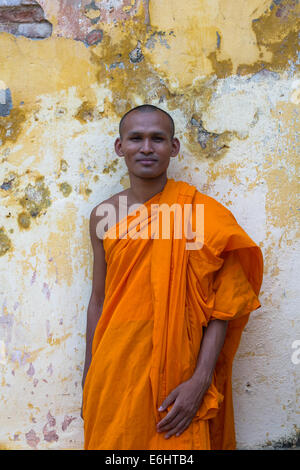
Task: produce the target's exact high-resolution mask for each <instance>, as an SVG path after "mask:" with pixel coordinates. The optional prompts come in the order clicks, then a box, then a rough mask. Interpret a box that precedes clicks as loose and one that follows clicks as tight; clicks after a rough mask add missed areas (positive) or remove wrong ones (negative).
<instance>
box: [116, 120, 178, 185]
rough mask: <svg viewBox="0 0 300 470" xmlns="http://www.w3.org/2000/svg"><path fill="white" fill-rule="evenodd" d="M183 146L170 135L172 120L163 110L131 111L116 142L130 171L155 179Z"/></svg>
mask: <svg viewBox="0 0 300 470" xmlns="http://www.w3.org/2000/svg"><path fill="white" fill-rule="evenodd" d="M179 149H180V144H179V141H178V139H176V138H173V139H172V137H171V123H170V120H169V118H168V116H167V115H165V114H164V113H162V112H160V111H153V112H139V111H133V112H132V113H130V114H128V116H127V117H126V118H125V120H124V122H123V125H122V137H121V138H118V139H117V140H116V142H115V150H116V152H117V154H118V155H119V156H121V157H124V158H125V162H126V165H127V167H128V171H129V172H130V173H132V174H133V175H135V176H138V177H140V178H155V177H157V176H160V175H161V174H163V173H164V172H166V170H167V168H168V166H169V162H170V158H171V157H175V156H176V155H177V154H178V152H179Z"/></svg>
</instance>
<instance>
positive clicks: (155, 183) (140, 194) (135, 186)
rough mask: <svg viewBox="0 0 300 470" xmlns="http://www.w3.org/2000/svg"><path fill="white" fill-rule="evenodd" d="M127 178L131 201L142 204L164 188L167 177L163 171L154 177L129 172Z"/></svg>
mask: <svg viewBox="0 0 300 470" xmlns="http://www.w3.org/2000/svg"><path fill="white" fill-rule="evenodd" d="M129 179H130V194H131V196H132V200H133V202H134V203H141V204H143V203H144V202H146V201H148V199H151V198H152V197H153V196H155V194H157V193H160V192H161V191H162V190H163V189H164V187H165V185H166V183H167V179H168V178H167V173H166V172H165V173H163V174H162V175H160V176H158V177H156V178H139V177H137V176H135V175H132V174H129Z"/></svg>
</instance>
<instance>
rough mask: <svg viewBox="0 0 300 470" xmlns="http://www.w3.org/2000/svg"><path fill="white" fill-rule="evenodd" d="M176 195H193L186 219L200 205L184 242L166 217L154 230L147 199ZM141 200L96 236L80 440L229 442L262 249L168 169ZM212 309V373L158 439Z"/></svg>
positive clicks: (116, 446)
mask: <svg viewBox="0 0 300 470" xmlns="http://www.w3.org/2000/svg"><path fill="white" fill-rule="evenodd" d="M174 203H176V204H178V205H180V206H181V207H182V208H184V205H191V206H189V207H192V208H193V219H192V220H193V229H194V228H195V224H194V221H195V219H196V216H195V210H196V206H197V205H198V204H199V205H201V204H202V205H203V207H204V238H203V243H202V247H201V248H199V249H192V250H190V249H189V250H188V249H186V247H187V245H186V243H187V239H186V238H185V236H183V237H181V238H177V237H176V236H174V233H175V223H176V222H174V220H175V218H174V217H173V218H172V217H171V224H170V235H171V236H170V237H169V238H163V237H162V236H161V225H160V224H159V220H160V219H159V216H158V215H157V214H158V212H157V211H155V210H154V209H155V208H156V209H157V208H159V207H162V206H163V205H164V204H167V205H168V206H169V207H170V206H172V205H173V204H174ZM144 208H145V209H146V211H145V210H143V211H141V212H140V214H139V217H137V212H135V213H129V215H128V216H127V217H125V218H123V219H122V220H121V221H119V222H118V223H117V224H115V225H114V226H113V227H110V228H109V229H108V231H107V232H106V235H105V237H104V240H103V245H104V250H105V257H106V262H107V275H106V283H105V301H104V305H103V310H102V315H101V317H100V320H99V322H98V325H97V327H96V331H95V335H94V339H93V345H92V362H91V365H90V368H89V371H88V374H87V377H86V381H85V385H84V390H83V418H84V448H85V449H87V450H88V449H106V450H141V449H144V450H150V449H158V450H164V449H169V450H176V449H179V450H191V449H193V450H197V449H205V450H207V449H235V447H236V441H235V428H234V414H233V403H232V384H231V376H232V363H233V359H234V356H235V354H236V351H237V348H238V345H239V342H240V338H241V334H242V331H243V329H244V327H245V325H246V323H247V321H248V319H249V315H250V313H251V312H252V311H253V310H256V309H258V308H259V307H260V306H261V304H260V302H259V299H258V295H259V291H260V287H261V283H262V277H263V257H262V252H261V249H260V248H259V246H257V245H256V244H255V242H254V241H253V240H252V239H251V238H250V237H249V236H248V235H247V233H246V232H245V231H244V230H243V229H242V228H241V227H240V226H239V224H238V223H237V221H236V219H235V218H234V216H233V214H232V213H231V212H230V211H229V210H228V209H227V208H225V207H224V206H223V205H222V204H220V203H219V202H217V201H216V200H215V199H213V198H211V197H210V196H207V195H205V194H202V193H200V192H199V191H197V189H196V188H195V187H194V186H192V185H190V184H188V183H185V182H181V181H179V182H176V181H174V180H173V179H168V180H167V183H166V185H165V187H164V189H163V191H161V192H160V193H158V194H156V195H155V196H154V197H152V198H151V199H149V200H148V201H147V202H146V203H145V204H144ZM153 208H154V209H153ZM170 213H171V212H170ZM153 222H154V223H153ZM157 230H158V231H157ZM154 233H155V234H156V235H154ZM145 234H146V235H145ZM115 235H117V236H115ZM183 235H185V233H184V231H183ZM214 319H220V320H229V322H228V328H227V333H226V338H225V342H224V345H223V348H222V351H221V353H220V355H219V358H218V361H217V364H216V368H215V371H214V375H213V381H212V383H211V385H210V387H209V389H208V390H207V392H206V394H205V396H204V398H203V400H202V403H201V404H200V407H199V409H198V411H197V413H196V415H195V416H194V418H193V420H192V422H191V424H190V426H189V427H188V428H187V429H186V430H185V431H184V432H183V433H182V434H181V435H180V436H178V437H177V436H172V437H170V438H169V439H165V438H164V435H165V434H166V433H165V432H164V433H158V432H157V431H156V424H157V422H158V421H160V420H161V419H162V418H163V417H164V416H165V415H166V413H167V412H168V411H169V410H170V409H171V407H172V405H171V406H170V407H169V408H168V410H167V411H164V412H159V411H158V408H159V406H160V405H161V404H162V402H163V400H164V399H165V398H166V397H167V396H168V394H169V393H170V392H171V391H172V390H173V389H174V388H175V387H177V386H178V385H179V384H180V383H182V382H184V381H186V380H188V379H189V378H190V377H191V376H192V375H193V373H194V370H195V367H196V363H197V357H198V353H199V350H200V346H201V340H202V336H203V334H204V331H205V328H206V327H207V325H208V323H209V322H210V321H211V320H214Z"/></svg>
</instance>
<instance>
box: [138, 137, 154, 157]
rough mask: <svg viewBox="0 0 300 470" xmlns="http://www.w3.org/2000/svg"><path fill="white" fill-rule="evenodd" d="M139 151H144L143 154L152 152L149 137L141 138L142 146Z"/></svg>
mask: <svg viewBox="0 0 300 470" xmlns="http://www.w3.org/2000/svg"><path fill="white" fill-rule="evenodd" d="M140 151H141V152H142V153H144V154H145V155H149V154H150V153H153V148H152V143H151V139H148V138H145V139H143V141H142V147H141V149H140Z"/></svg>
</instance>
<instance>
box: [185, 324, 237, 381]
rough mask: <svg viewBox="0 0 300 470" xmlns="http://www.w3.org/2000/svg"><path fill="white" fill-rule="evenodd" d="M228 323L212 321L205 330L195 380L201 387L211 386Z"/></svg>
mask: <svg viewBox="0 0 300 470" xmlns="http://www.w3.org/2000/svg"><path fill="white" fill-rule="evenodd" d="M227 325H228V321H224V320H212V321H210V322H209V323H208V326H207V328H206V329H205V332H204V335H203V338H202V341H201V347H200V351H199V355H198V360H197V365H196V369H195V372H194V375H193V377H192V378H193V380H195V381H196V382H198V383H199V385H204V386H207V388H208V387H209V386H210V384H211V382H212V378H213V373H214V370H215V366H216V363H217V360H218V357H219V354H220V352H221V349H222V347H223V344H224V341H225V336H226V331H227Z"/></svg>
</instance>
